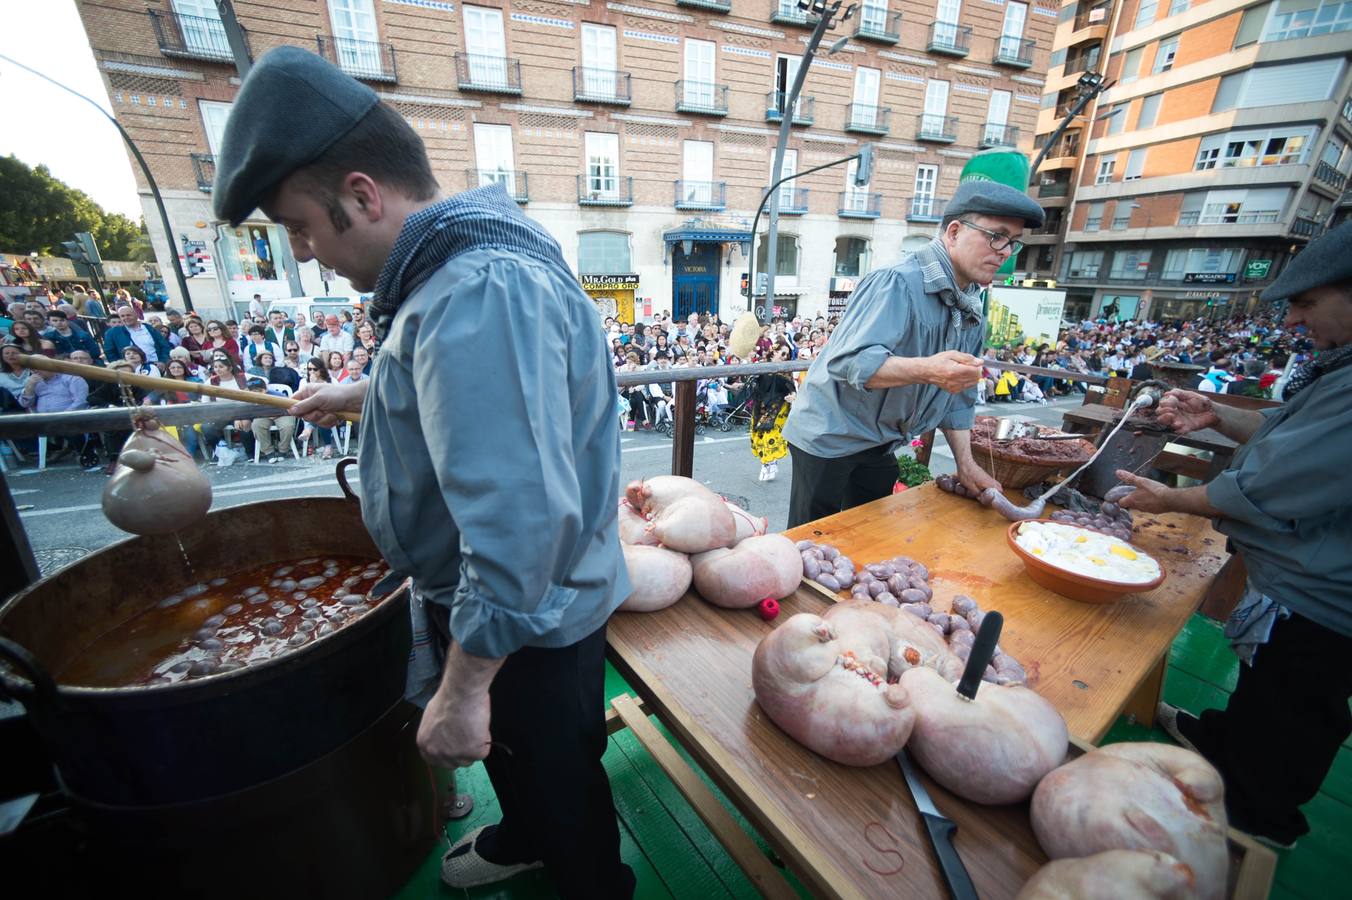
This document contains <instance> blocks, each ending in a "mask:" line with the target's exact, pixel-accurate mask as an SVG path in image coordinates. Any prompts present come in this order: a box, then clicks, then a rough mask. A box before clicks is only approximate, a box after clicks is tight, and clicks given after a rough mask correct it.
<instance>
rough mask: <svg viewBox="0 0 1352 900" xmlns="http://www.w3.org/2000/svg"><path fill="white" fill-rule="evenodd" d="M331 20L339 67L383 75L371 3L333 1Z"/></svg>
mask: <svg viewBox="0 0 1352 900" xmlns="http://www.w3.org/2000/svg"><path fill="white" fill-rule="evenodd" d="M329 18H330V19H331V20H332V21H333V48H334V51H335V54H334V55H335V57H336V59H337V61H338V67H339V68H340V69H342V70H343V71H344V72H348V73H349V74H356V75H379V74H381V67H380V47H379V46H378V45H377V44H376V41H377V40H378V39H379V38H380V35H379V34H377V33H376V11H375V9H374V8H373V6H372V4H371V0H329ZM499 21H501V20H499Z"/></svg>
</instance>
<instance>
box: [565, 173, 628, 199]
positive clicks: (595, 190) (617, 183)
mask: <svg viewBox="0 0 1352 900" xmlns="http://www.w3.org/2000/svg"><path fill="white" fill-rule="evenodd" d="M577 205H578V206H633V205H634V179H633V178H632V177H630V176H628V175H626V176H624V177H623V178H620V177H618V176H616V175H579V176H577Z"/></svg>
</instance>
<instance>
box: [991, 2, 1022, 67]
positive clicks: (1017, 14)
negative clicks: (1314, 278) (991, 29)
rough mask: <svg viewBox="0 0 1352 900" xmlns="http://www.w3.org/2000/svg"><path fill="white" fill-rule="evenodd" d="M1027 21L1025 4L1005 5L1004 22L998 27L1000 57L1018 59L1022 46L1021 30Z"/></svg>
mask: <svg viewBox="0 0 1352 900" xmlns="http://www.w3.org/2000/svg"><path fill="white" fill-rule="evenodd" d="M1027 21H1028V4H1027V3H1006V4H1005V21H1004V24H1003V25H1001V26H1000V46H999V50H998V53H999V55H1000V56H1003V57H1006V58H1009V59H1018V58H1019V56H1020V55H1021V54H1020V52H1019V51H1020V49H1021V47H1022V44H1023V29H1024V25H1025V24H1026V23H1027Z"/></svg>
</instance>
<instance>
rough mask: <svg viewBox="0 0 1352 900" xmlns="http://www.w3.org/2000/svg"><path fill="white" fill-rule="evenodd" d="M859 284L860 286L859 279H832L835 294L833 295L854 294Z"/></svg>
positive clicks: (832, 290) (832, 291)
mask: <svg viewBox="0 0 1352 900" xmlns="http://www.w3.org/2000/svg"><path fill="white" fill-rule="evenodd" d="M858 284H859V279H857V278H832V279H831V293H833V294H849V293H852V292H853V291H854V289H855V287H856V286H857V285H858Z"/></svg>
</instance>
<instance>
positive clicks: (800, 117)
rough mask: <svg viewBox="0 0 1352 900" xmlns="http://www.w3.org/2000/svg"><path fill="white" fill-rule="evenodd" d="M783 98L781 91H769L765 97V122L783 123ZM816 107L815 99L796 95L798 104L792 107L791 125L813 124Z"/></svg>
mask: <svg viewBox="0 0 1352 900" xmlns="http://www.w3.org/2000/svg"><path fill="white" fill-rule="evenodd" d="M784 100H785V96H784V92H783V91H771V92H770V93H768V94H766V95H765V121H767V122H783V121H784V106H785V103H784ZM816 105H817V98H816V97H811V96H808V97H804V96H803V95H802V94H799V95H798V102H797V103H795V104H794V105H793V124H795V125H811V124H812V123H813V121H815V120H814V118H813V109H814V108H815V107H816Z"/></svg>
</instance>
